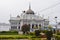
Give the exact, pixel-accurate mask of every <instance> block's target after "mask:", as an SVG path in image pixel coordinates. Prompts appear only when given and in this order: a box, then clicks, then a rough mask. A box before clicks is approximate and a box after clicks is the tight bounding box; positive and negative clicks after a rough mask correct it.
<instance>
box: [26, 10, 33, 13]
mask: <svg viewBox="0 0 60 40" xmlns="http://www.w3.org/2000/svg"><path fill="white" fill-rule="evenodd" d="M26 14H34V11H32V10H31V9H28V10H27V11H26Z"/></svg>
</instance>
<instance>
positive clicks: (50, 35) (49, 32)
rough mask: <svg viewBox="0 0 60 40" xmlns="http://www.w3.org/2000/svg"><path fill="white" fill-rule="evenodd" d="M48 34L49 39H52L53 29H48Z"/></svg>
mask: <svg viewBox="0 0 60 40" xmlns="http://www.w3.org/2000/svg"><path fill="white" fill-rule="evenodd" d="M46 36H47V39H48V40H51V37H52V36H53V32H52V31H51V30H49V31H47V32H46Z"/></svg>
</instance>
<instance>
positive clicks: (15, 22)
mask: <svg viewBox="0 0 60 40" xmlns="http://www.w3.org/2000/svg"><path fill="white" fill-rule="evenodd" d="M9 22H10V26H11V28H10V30H16V31H20V30H21V28H22V26H23V25H24V24H27V25H29V26H30V32H33V31H35V30H44V28H45V27H48V25H49V20H48V19H44V18H43V17H41V16H39V15H35V13H34V11H32V9H31V6H30V5H29V9H28V10H27V11H23V13H22V14H21V15H20V16H19V15H18V16H17V17H10V20H9Z"/></svg>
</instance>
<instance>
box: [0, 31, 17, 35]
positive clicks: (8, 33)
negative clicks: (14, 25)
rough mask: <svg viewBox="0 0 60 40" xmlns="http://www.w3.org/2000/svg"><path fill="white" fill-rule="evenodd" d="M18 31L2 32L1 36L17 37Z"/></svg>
mask: <svg viewBox="0 0 60 40" xmlns="http://www.w3.org/2000/svg"><path fill="white" fill-rule="evenodd" d="M16 34H18V31H1V32H0V35H16Z"/></svg>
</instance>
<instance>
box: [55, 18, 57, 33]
mask: <svg viewBox="0 0 60 40" xmlns="http://www.w3.org/2000/svg"><path fill="white" fill-rule="evenodd" d="M55 21H56V26H55V27H56V34H57V17H55Z"/></svg>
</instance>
